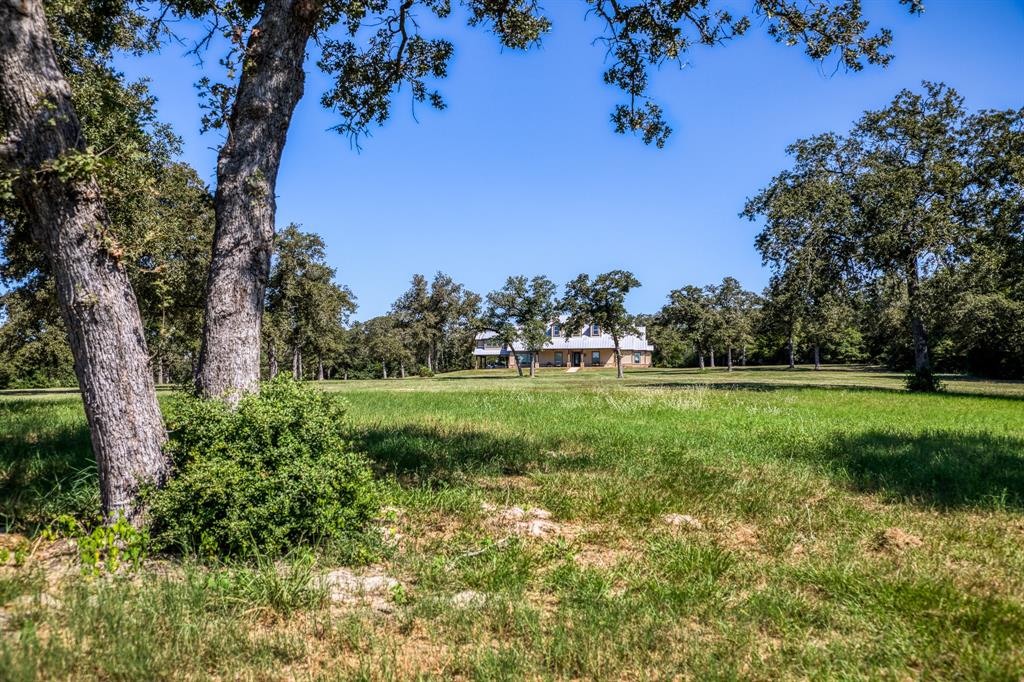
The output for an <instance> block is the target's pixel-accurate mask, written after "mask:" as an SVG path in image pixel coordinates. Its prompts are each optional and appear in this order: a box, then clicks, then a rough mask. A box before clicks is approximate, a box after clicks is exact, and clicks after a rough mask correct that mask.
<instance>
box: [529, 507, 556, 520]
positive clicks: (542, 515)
mask: <svg viewBox="0 0 1024 682" xmlns="http://www.w3.org/2000/svg"><path fill="white" fill-rule="evenodd" d="M527 513H528V514H529V515H530V516H532V517H533V518H535V519H550V518H551V512H549V511H548V510H547V509H538V508H537V507H534V508H533V509H531V510H530V511H528V512H527Z"/></svg>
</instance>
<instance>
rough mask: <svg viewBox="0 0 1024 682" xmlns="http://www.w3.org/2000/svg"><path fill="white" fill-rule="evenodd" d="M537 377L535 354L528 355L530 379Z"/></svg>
mask: <svg viewBox="0 0 1024 682" xmlns="http://www.w3.org/2000/svg"><path fill="white" fill-rule="evenodd" d="M535 376H537V354H536V353H530V378H531V379H533V378H534V377H535Z"/></svg>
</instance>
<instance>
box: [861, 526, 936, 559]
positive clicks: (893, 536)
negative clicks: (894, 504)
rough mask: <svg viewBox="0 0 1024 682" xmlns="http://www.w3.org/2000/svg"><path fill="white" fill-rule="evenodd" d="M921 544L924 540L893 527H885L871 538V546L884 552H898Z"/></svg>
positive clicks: (877, 550)
mask: <svg viewBox="0 0 1024 682" xmlns="http://www.w3.org/2000/svg"><path fill="white" fill-rule="evenodd" d="M923 544H924V541H923V540H922V539H921V538H919V537H917V536H916V535H914V534H913V533H908V532H907V531H905V530H903V529H901V528H895V527H894V528H886V529H885V530H883V531H880V532H878V533H876V534H875V536H874V537H873V538H871V548H872V549H873V550H874V551H876V552H880V553H885V554H900V553H903V552H906V551H908V550H911V549H915V548H917V547H920V546H921V545H923Z"/></svg>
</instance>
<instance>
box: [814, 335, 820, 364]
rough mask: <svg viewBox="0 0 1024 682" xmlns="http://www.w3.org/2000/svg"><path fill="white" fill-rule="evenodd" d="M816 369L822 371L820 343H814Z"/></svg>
mask: <svg viewBox="0 0 1024 682" xmlns="http://www.w3.org/2000/svg"><path fill="white" fill-rule="evenodd" d="M814 369H816V370H817V369H821V353H820V352H819V350H818V342H817V341H815V342H814Z"/></svg>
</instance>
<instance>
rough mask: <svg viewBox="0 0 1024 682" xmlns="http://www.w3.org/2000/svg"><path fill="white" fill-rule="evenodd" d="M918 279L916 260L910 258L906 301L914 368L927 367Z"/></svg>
mask: <svg viewBox="0 0 1024 682" xmlns="http://www.w3.org/2000/svg"><path fill="white" fill-rule="evenodd" d="M919 290H920V280H919V275H918V273H917V260H916V259H912V260H911V261H910V264H909V265H908V266H907V303H908V304H909V308H910V333H911V335H912V337H913V341H914V369H915V370H917V371H921V370H923V369H929V368H930V366H931V363H930V361H929V359H928V335H927V334H926V333H925V329H924V320H922V314H921V300H920V298H921V297H920V295H919Z"/></svg>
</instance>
